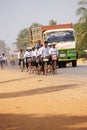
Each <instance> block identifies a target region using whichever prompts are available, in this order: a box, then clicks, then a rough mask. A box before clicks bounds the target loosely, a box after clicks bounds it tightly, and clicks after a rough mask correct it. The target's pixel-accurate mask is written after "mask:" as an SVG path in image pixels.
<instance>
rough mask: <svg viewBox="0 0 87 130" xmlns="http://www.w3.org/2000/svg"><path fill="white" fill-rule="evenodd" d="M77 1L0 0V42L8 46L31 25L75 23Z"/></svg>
mask: <svg viewBox="0 0 87 130" xmlns="http://www.w3.org/2000/svg"><path fill="white" fill-rule="evenodd" d="M78 2H79V0H0V40H4V41H5V42H6V43H7V44H8V45H9V46H11V45H12V43H13V42H15V40H16V38H17V35H18V33H19V32H20V31H21V30H22V29H24V28H27V27H29V26H31V24H32V23H35V22H38V23H40V24H43V25H47V24H48V23H49V20H51V19H53V20H56V21H57V23H58V24H62V23H70V22H72V23H76V22H77V21H78V17H77V15H76V10H77V9H78V7H79V6H78Z"/></svg>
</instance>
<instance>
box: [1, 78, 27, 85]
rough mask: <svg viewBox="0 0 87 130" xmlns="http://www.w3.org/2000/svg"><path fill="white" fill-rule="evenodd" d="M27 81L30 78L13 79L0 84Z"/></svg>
mask: <svg viewBox="0 0 87 130" xmlns="http://www.w3.org/2000/svg"><path fill="white" fill-rule="evenodd" d="M25 79H28V78H18V79H11V80H6V81H0V84H3V83H9V82H15V81H21V80H25Z"/></svg>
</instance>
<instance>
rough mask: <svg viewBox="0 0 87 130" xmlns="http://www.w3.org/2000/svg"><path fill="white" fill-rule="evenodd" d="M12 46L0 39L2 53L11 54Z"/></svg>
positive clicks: (0, 51)
mask: <svg viewBox="0 0 87 130" xmlns="http://www.w3.org/2000/svg"><path fill="white" fill-rule="evenodd" d="M9 51H10V48H9V47H8V46H7V45H6V43H5V41H2V40H0V55H1V54H2V53H5V54H6V55H9Z"/></svg>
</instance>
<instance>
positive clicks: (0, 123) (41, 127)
mask: <svg viewBox="0 0 87 130" xmlns="http://www.w3.org/2000/svg"><path fill="white" fill-rule="evenodd" d="M82 123H85V126H83V125H82ZM86 123H87V116H66V115H44V116H43V115H36V114H35V115H21V114H20V115H17V114H0V130H87V125H86Z"/></svg>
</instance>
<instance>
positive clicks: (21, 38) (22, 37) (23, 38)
mask: <svg viewBox="0 0 87 130" xmlns="http://www.w3.org/2000/svg"><path fill="white" fill-rule="evenodd" d="M16 40H17V41H16V42H15V44H16V46H17V48H18V49H21V48H22V49H24V50H25V49H26V48H27V46H29V45H30V43H29V29H27V28H26V29H23V30H21V31H20V32H19V34H18V38H17V39H16Z"/></svg>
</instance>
